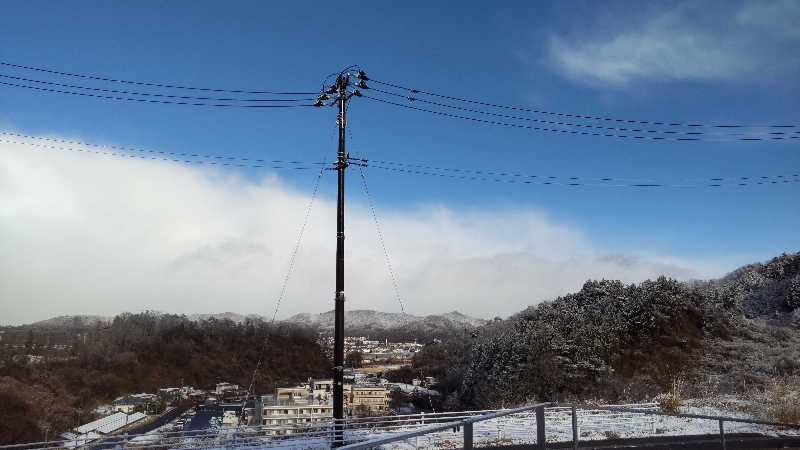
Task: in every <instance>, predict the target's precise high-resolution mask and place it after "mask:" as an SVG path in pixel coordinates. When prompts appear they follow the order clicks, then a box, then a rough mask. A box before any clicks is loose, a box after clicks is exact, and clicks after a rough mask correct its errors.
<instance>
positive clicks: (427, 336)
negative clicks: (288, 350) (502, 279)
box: [285, 310, 488, 342]
mask: <svg viewBox="0 0 800 450" xmlns="http://www.w3.org/2000/svg"><path fill="white" fill-rule="evenodd" d="M285 322H287V323H292V324H302V325H307V326H310V327H313V328H315V329H317V330H319V331H320V332H323V333H333V329H334V311H328V312H324V313H321V314H296V315H294V316H292V317H289V318H288V319H286V320H285ZM486 323H488V321H487V320H484V319H477V318H474V317H470V316H467V315H465V314H461V313H460V312H458V311H452V312H449V313H445V314H432V315H429V316H424V317H423V316H415V315H411V314H401V313H385V312H380V311H373V310H351V311H347V310H345V313H344V325H345V330H346V333H347V335H349V336H368V337H371V338H374V339H389V340H392V341H410V340H414V339H417V340H418V341H421V342H430V341H432V340H433V339H436V338H443V337H446V336H451V335H453V334H454V333H456V332H458V331H459V330H464V329H467V330H472V329H473V328H475V327H478V326H482V325H485V324H486Z"/></svg>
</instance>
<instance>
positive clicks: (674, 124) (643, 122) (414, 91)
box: [370, 78, 800, 128]
mask: <svg viewBox="0 0 800 450" xmlns="http://www.w3.org/2000/svg"><path fill="white" fill-rule="evenodd" d="M370 80H371V81H372V82H374V83H378V84H382V85H384V86H389V87H393V88H396V89H401V90H404V91H408V92H410V93H411V94H425V95H431V96H434V97H439V98H445V99H448V100H455V101H459V102H465V103H472V104H476V105H483V106H490V107H493V108H502V109H509V110H514V111H524V112H529V113H534V114H545V115H551V116H559V117H572V118H576V119H586V120H602V121H607V122H619V123H630V124H641V125H659V126H671V127H708V128H800V125H783V124H768V125H755V124H702V123H681V122H674V121H655V120H641V119H619V118H614V117H603V116H598V115H586V114H574V113H562V112H554V111H545V110H541V109H535V108H525V107H521V106H511V105H502V104H497V103H489V102H483V101H480V100H473V99H468V98H462V97H453V96H449V95H443V94H437V93H435V92H430V91H423V90H420V89H414V88H409V87H405V86H400V85H398V84H394V83H389V82H386V81H380V80H376V79H374V78H370Z"/></svg>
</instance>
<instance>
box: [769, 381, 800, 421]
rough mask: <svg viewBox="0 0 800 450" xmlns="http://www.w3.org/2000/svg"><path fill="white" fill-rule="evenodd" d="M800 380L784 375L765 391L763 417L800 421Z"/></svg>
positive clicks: (773, 419) (770, 384) (771, 419)
mask: <svg viewBox="0 0 800 450" xmlns="http://www.w3.org/2000/svg"><path fill="white" fill-rule="evenodd" d="M799 388H800V380H799V379H798V378H796V377H794V378H790V377H783V378H780V379H777V380H773V381H772V382H770V383H769V385H768V387H767V389H766V391H765V392H764V399H763V409H762V411H761V415H762V417H764V419H766V420H770V421H773V422H786V423H800V390H799Z"/></svg>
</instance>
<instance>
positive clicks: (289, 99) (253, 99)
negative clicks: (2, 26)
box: [0, 74, 316, 102]
mask: <svg viewBox="0 0 800 450" xmlns="http://www.w3.org/2000/svg"><path fill="white" fill-rule="evenodd" d="M0 77H2V78H8V79H12V80H17V81H25V82H28V83H40V84H46V85H49V86H59V87H66V88H70V89H84V90H89V91H95V92H106V93H111V94H126V95H141V96H146V97H162V98H175V99H182V100H205V101H218V102H300V101H314V100H316V98H214V97H192V96H188V95H169V94H157V93H150V92H136V91H119V90H116V89H102V88H95V87H87V86H79V85H74V84H64V83H54V82H51V81H42V80H35V79H31V78H22V77H15V76H12V75H5V74H0Z"/></svg>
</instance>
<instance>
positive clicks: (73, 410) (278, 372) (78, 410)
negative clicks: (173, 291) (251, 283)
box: [0, 313, 330, 443]
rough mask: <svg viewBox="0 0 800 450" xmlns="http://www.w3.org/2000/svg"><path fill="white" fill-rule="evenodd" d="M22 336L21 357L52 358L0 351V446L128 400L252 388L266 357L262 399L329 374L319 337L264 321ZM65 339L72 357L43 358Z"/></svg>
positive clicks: (142, 321) (139, 323)
mask: <svg viewBox="0 0 800 450" xmlns="http://www.w3.org/2000/svg"><path fill="white" fill-rule="evenodd" d="M12 331H13V330H12ZM24 335H25V341H26V343H25V344H24V345H25V347H26V348H25V349H24V351H22V353H23V354H25V353H27V354H43V355H46V357H45V359H44V361H42V362H31V361H30V360H28V359H26V358H20V357H19V356H20V352H21V349H19V348H15V347H13V346H8V345H5V346H2V347H1V348H2V349H3V353H2V359H0V443H3V442H5V443H7V442H24V441H27V440H36V439H42V438H43V437H44V432H45V430H46V428H47V427H50V433H51V436H52V433H53V432H54V431H59V432H60V431H64V430H66V429H68V428H71V427H73V426H76V425H79V424H81V423H83V422H85V421H88V420H89V419H90V418H91V415H92V413H91V412H92V409H93V408H94V407H95V406H97V404H98V403H102V402H110V401H111V400H113V399H114V398H116V397H118V396H120V395H123V394H127V393H136V392H154V391H155V390H156V389H158V388H161V387H175V386H179V385H181V384H183V385H191V386H195V387H198V388H206V389H207V388H213V386H214V384H215V383H216V382H218V381H223V380H224V381H230V382H234V383H239V384H241V385H248V384H249V381H250V377H251V375H252V373H253V369H254V368H255V366H256V363H257V361H258V358H259V354H260V352H261V351H262V348H265V350H264V355H265V364H264V367H263V369H262V370H261V371H260V372H259V375H258V378H257V380H256V390H257V392H261V393H263V392H267V391H271V390H273V389H274V387H275V385H276V384H291V383H295V382H296V381H297V380H299V379H303V378H305V377H309V376H318V377H323V376H327V375H329V373H330V362H329V361H328V359H327V358H326V357H325V354H324V351H323V349H322V348H321V347H320V346H319V345H318V344H317V338H316V335H315V334H314V333H313V332H311V331H309V330H308V329H305V328H302V327H298V326H286V325H284V326H281V327H277V328H275V329H270V328H269V326H268V325H267V324H266V323H264V322H262V321H247V322H245V323H242V324H236V323H234V322H232V321H230V320H215V319H211V320H203V321H192V320H189V319H187V318H185V317H183V316H174V315H160V314H148V313H144V314H122V315H120V316H117V317H115V318H114V320H113V321H112V322H110V323H109V324H97V325H93V326H88V327H84V328H78V329H71V330H66V331H65V330H64V329H63V328H58V329H48V328H42V327H36V328H28V329H26V330H25V331H24ZM84 335H85V336H86V337H85V343H84ZM64 336H71V342H70V345H71V348H68V349H66V350H64V351H60V352H59V351H58V350H53V349H52V345H50V346H48V347H47V348H44V347H45V346H47V342H51V343H52V342H55V341H56V340H59V339H63V338H64ZM267 338H268V339H267ZM264 342H267V345H266V347H264V346H263V343H264ZM37 347H38V348H37Z"/></svg>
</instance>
